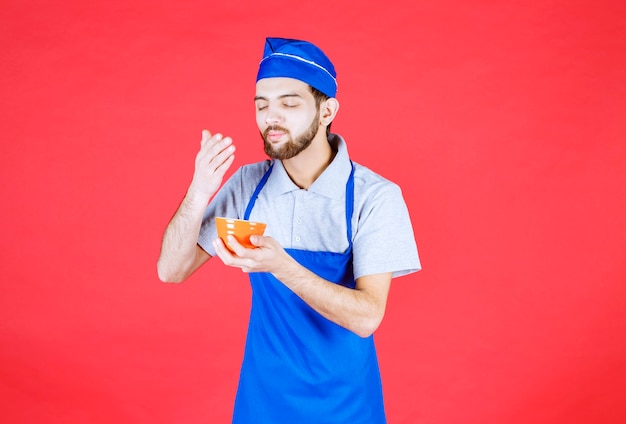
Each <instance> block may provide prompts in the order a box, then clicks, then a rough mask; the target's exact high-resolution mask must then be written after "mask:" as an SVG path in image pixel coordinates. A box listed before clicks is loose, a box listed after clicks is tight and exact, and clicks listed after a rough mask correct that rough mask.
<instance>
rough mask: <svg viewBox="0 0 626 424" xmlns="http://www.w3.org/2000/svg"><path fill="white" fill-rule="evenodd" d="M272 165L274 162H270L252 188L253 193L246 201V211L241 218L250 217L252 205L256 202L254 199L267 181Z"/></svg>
mask: <svg viewBox="0 0 626 424" xmlns="http://www.w3.org/2000/svg"><path fill="white" fill-rule="evenodd" d="M273 166H274V162H272V163H271V164H270V167H269V168H268V169H267V171H265V175H263V178H261V181H260V182H259V184H258V185H257V186H256V189H255V190H254V193H253V194H252V197H251V198H250V201H249V202H248V207H247V208H246V212H245V213H244V214H243V219H249V218H250V213H252V208H253V207H254V204H255V203H256V199H257V198H258V197H259V193H260V192H261V190H262V189H263V186H264V185H265V183H266V182H267V179H268V178H269V177H270V174H271V173H272V167H273Z"/></svg>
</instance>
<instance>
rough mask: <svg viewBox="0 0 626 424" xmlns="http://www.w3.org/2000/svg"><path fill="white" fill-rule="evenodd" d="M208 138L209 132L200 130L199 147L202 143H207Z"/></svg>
mask: <svg viewBox="0 0 626 424" xmlns="http://www.w3.org/2000/svg"><path fill="white" fill-rule="evenodd" d="M209 138H211V133H210V132H209V130H202V139H201V140H200V145H201V146H202V145H204V143H205V142H207V141H208V140H209Z"/></svg>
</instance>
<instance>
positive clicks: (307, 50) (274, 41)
mask: <svg viewBox="0 0 626 424" xmlns="http://www.w3.org/2000/svg"><path fill="white" fill-rule="evenodd" d="M275 77H287V78H295V79H297V80H300V81H302V82H305V83H307V84H309V85H310V86H311V87H313V88H316V89H317V90H319V91H321V92H322V93H324V94H326V95H327V96H328V97H335V96H336V95H337V73H336V72H335V67H334V66H333V64H332V63H331V61H330V59H328V57H327V56H326V55H325V54H324V52H323V51H321V50H320V49H319V48H318V47H316V46H315V45H313V44H311V43H309V42H308V41H301V40H291V39H287V38H266V39H265V49H264V51H263V60H261V63H260V65H259V73H258V74H257V76H256V80H257V81H258V80H260V79H263V78H275Z"/></svg>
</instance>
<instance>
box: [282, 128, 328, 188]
mask: <svg viewBox="0 0 626 424" xmlns="http://www.w3.org/2000/svg"><path fill="white" fill-rule="evenodd" d="M334 157H335V152H334V151H333V149H332V147H331V146H330V143H329V142H328V138H327V137H326V131H322V130H320V131H318V133H317V135H316V136H315V138H314V139H313V142H312V143H311V145H310V146H309V147H307V148H306V149H305V150H304V151H302V152H300V153H299V154H298V155H297V156H294V157H293V158H291V159H285V160H283V161H282V162H283V166H284V167H285V171H287V174H288V175H289V177H290V178H291V180H292V181H293V182H294V184H296V185H297V186H298V187H300V188H303V189H305V190H306V189H308V188H309V187H310V186H311V185H312V184H313V183H314V182H315V180H316V179H317V177H319V176H320V175H322V172H324V170H325V169H326V168H327V167H328V165H330V163H331V162H332V160H333V158H334Z"/></svg>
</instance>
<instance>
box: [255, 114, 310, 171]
mask: <svg viewBox="0 0 626 424" xmlns="http://www.w3.org/2000/svg"><path fill="white" fill-rule="evenodd" d="M319 118H320V113H319V111H318V112H317V113H316V114H315V118H314V119H313V122H311V125H309V128H307V130H306V131H305V132H304V133H302V134H300V135H299V136H298V137H296V139H295V140H294V138H293V137H292V135H291V133H290V132H289V130H288V129H286V128H283V127H278V126H271V127H267V128H266V129H265V131H263V133H261V137H262V138H263V145H264V149H265V154H267V155H268V156H269V157H270V158H272V159H279V160H285V159H291V158H292V157H294V156H296V155H297V154H299V153H300V152H302V151H303V150H304V149H306V148H307V147H309V146H310V145H311V143H312V142H313V139H314V138H315V136H316V135H317V132H318V131H319V128H320V125H319ZM272 130H278V131H282V132H284V133H285V135H286V136H287V142H286V143H284V144H283V145H282V146H280V147H278V148H275V147H274V145H273V144H272V143H271V142H270V141H268V139H267V137H268V136H267V135H268V133H269V132H270V131H272Z"/></svg>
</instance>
